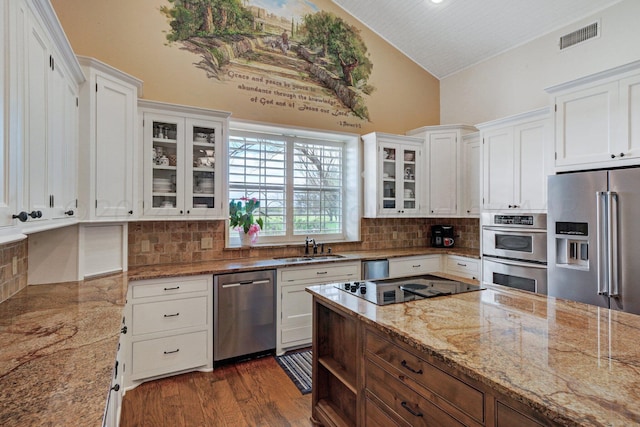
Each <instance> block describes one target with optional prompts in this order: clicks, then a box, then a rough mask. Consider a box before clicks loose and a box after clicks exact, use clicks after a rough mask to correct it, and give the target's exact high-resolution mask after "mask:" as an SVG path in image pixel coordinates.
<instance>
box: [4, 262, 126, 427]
mask: <svg viewBox="0 0 640 427" xmlns="http://www.w3.org/2000/svg"><path fill="white" fill-rule="evenodd" d="M126 292H127V278H126V275H123V274H116V275H112V276H109V277H102V278H96V279H91V280H85V281H82V282H71V283H60V284H50V285H35V286H27V287H26V288H25V289H23V290H22V291H20V292H18V293H17V294H16V295H14V296H12V297H11V298H10V299H8V300H7V301H4V302H3V303H2V304H0V341H1V342H2V351H1V352H0V402H2V404H1V405H0V406H1V409H0V425H2V426H4V427H9V426H36V425H52V426H72V425H73V426H75V425H83V426H100V425H102V417H103V414H104V410H105V406H106V403H107V396H108V393H109V388H110V386H111V378H112V372H113V367H114V362H115V356H116V351H117V345H118V340H119V338H120V330H119V329H120V328H119V325H120V324H121V320H122V310H123V308H124V305H125V298H126Z"/></svg>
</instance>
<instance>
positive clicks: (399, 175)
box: [379, 143, 422, 216]
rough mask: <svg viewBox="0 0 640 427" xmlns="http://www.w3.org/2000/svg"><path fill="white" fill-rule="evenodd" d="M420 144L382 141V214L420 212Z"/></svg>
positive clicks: (402, 214) (398, 214) (393, 214)
mask: <svg viewBox="0 0 640 427" xmlns="http://www.w3.org/2000/svg"><path fill="white" fill-rule="evenodd" d="M419 148H420V147H419V146H413V145H404V144H392V143H382V144H381V149H380V150H379V152H380V153H381V157H382V158H381V159H380V161H381V162H382V167H381V168H380V170H382V177H380V179H381V180H382V186H381V191H382V194H381V195H379V197H380V200H382V203H381V204H380V205H379V206H380V209H381V212H380V213H381V214H383V215H385V216H387V215H389V216H404V215H415V214H417V213H418V212H419V209H420V203H419V198H418V196H419V194H420V193H419V190H420V188H419V184H418V182H419V181H418V174H419V173H421V172H422V171H421V170H420V163H419V158H420V155H421V151H420V150H419Z"/></svg>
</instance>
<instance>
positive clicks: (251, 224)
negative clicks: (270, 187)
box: [229, 197, 264, 246]
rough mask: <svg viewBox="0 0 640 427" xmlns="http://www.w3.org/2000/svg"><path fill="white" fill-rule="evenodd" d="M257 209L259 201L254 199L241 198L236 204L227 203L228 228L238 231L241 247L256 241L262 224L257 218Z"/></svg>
mask: <svg viewBox="0 0 640 427" xmlns="http://www.w3.org/2000/svg"><path fill="white" fill-rule="evenodd" d="M259 207H260V201H259V200H257V199H256V198H255V197H253V198H251V199H249V198H247V197H241V198H240V200H238V201H237V202H236V201H235V200H231V202H229V226H230V227H231V228H233V229H234V230H237V231H238V235H239V236H240V242H241V243H242V246H249V245H253V244H255V243H256V242H257V240H258V233H259V232H260V230H262V227H263V224H264V222H263V220H262V218H260V217H257V209H258V208H259Z"/></svg>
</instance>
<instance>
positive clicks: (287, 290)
mask: <svg viewBox="0 0 640 427" xmlns="http://www.w3.org/2000/svg"><path fill="white" fill-rule="evenodd" d="M359 279H360V261H343V262H339V263H326V264H320V265H313V266H309V265H305V266H300V267H289V268H281V269H278V278H277V289H278V291H277V292H278V293H277V295H278V297H277V307H276V308H277V312H276V313H277V318H276V354H278V355H281V354H283V353H284V352H285V351H287V350H289V349H293V348H299V347H304V346H308V345H311V326H312V320H313V310H312V298H311V294H309V293H308V292H306V291H305V288H306V287H307V286H311V285H319V284H324V283H334V282H342V281H353V280H359Z"/></svg>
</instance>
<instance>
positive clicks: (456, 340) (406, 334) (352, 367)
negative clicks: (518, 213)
mask: <svg viewBox="0 0 640 427" xmlns="http://www.w3.org/2000/svg"><path fill="white" fill-rule="evenodd" d="M308 291H309V292H310V293H311V294H312V295H313V297H314V343H313V350H314V366H313V375H314V378H313V380H314V391H313V393H314V395H313V417H314V420H315V421H317V422H319V423H321V424H325V425H327V424H329V423H330V422H335V423H336V424H337V425H355V424H357V423H358V420H359V422H363V421H365V420H366V423H373V425H432V424H429V422H431V423H435V424H433V425H472V426H482V425H486V426H514V425H518V426H522V425H531V426H536V425H562V426H630V425H638V424H640V389H639V388H638V384H640V347H639V346H638V342H640V316H636V315H632V314H628V313H621V312H616V311H610V310H608V309H603V308H598V307H595V306H590V305H585V304H581V303H575V302H569V301H564V300H559V299H555V298H549V297H545V296H543V295H536V294H532V293H528V292H523V291H517V290H511V289H509V288H504V287H501V286H495V287H494V286H492V287H490V288H488V289H485V290H481V291H477V292H469V293H465V294H459V295H452V296H445V297H440V298H432V299H426V300H420V301H412V302H407V303H401V304H393V305H388V306H377V305H374V304H372V303H369V302H367V301H365V300H363V299H361V298H358V297H356V296H353V295H350V294H348V293H347V292H344V291H342V290H340V289H337V288H336V287H334V286H332V285H321V286H313V287H310V288H308ZM380 383H383V385H382V386H381V385H380ZM376 423H377V424H376ZM367 425H368V424H367Z"/></svg>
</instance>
